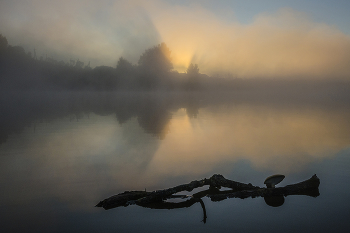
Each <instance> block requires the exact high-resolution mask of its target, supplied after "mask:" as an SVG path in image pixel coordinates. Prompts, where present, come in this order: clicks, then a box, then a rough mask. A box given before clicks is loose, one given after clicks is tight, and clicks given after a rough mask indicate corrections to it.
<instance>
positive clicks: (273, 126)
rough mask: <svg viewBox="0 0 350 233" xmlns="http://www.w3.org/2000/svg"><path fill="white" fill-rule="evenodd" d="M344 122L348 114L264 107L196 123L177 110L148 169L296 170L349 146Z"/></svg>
mask: <svg viewBox="0 0 350 233" xmlns="http://www.w3.org/2000/svg"><path fill="white" fill-rule="evenodd" d="M348 119H349V112H347V113H346V114H344V112H330V111H327V110H320V109H311V110H310V109H276V108H269V107H264V106H236V107H230V108H225V109H223V108H216V109H214V108H212V109H202V110H200V112H199V114H198V118H197V119H194V118H189V117H188V116H187V115H186V114H185V112H184V111H183V110H179V111H178V112H177V113H176V116H175V117H174V118H173V119H172V122H171V125H170V132H171V133H170V134H169V135H167V137H166V138H165V139H164V140H163V141H162V143H161V145H160V147H159V149H158V150H157V152H156V154H155V156H154V157H153V160H152V162H151V164H150V167H149V170H150V171H152V173H154V172H155V171H157V173H161V174H167V175H170V174H171V175H184V174H201V173H205V172H210V171H211V170H213V169H214V168H215V167H217V166H218V165H219V164H223V163H227V162H229V163H232V162H235V161H238V160H241V159H244V160H249V161H250V162H251V164H253V166H254V167H256V168H257V169H260V170H265V169H269V170H272V171H274V172H276V173H278V172H281V173H283V174H285V173H288V172H293V171H298V170H300V169H302V168H303V167H304V166H305V165H307V164H309V163H311V162H314V161H317V160H320V159H323V158H326V157H330V156H332V155H334V154H335V153H336V152H338V151H340V150H342V149H344V148H346V147H348V146H349V145H350V140H349V139H350V123H349V121H348Z"/></svg>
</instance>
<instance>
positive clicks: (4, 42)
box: [0, 34, 8, 51]
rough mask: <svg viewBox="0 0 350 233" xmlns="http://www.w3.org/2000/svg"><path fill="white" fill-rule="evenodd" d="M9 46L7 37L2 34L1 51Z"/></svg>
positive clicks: (0, 36)
mask: <svg viewBox="0 0 350 233" xmlns="http://www.w3.org/2000/svg"><path fill="white" fill-rule="evenodd" d="M7 47H8V42H7V39H6V37H4V36H3V35H1V34H0V51H1V50H5V49H7Z"/></svg>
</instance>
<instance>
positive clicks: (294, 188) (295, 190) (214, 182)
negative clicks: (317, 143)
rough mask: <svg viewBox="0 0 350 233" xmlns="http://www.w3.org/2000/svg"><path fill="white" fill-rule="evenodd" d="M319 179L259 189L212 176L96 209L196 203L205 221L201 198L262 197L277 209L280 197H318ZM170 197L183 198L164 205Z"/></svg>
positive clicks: (117, 198)
mask: <svg viewBox="0 0 350 233" xmlns="http://www.w3.org/2000/svg"><path fill="white" fill-rule="evenodd" d="M319 184H320V180H319V178H318V177H317V176H316V175H314V176H312V177H311V178H310V179H308V180H305V181H302V182H299V183H297V184H292V185H287V186H285V187H281V188H260V187H257V186H253V185H252V184H244V183H240V182H236V181H232V180H228V179H226V178H224V177H223V176H222V175H213V176H212V177H210V178H209V179H202V180H199V181H192V182H190V183H188V184H182V185H178V186H175V187H173V188H169V189H164V190H157V191H153V192H147V191H126V192H123V193H120V194H117V195H114V196H111V197H109V198H107V199H104V200H102V201H100V202H99V203H98V204H97V205H96V207H103V208H104V209H111V208H116V207H120V206H128V205H131V204H136V205H139V206H142V207H146V208H152V209H178V208H187V207H190V206H192V205H194V204H195V203H197V202H199V203H200V204H201V206H202V209H203V222H204V223H205V222H206V219H207V215H206V209H205V205H204V202H203V201H202V199H201V198H203V197H205V196H207V197H209V198H210V199H211V200H212V201H222V200H225V199H226V198H241V199H244V198H248V197H252V198H255V197H264V200H265V202H266V204H267V205H269V206H273V207H278V206H281V205H283V203H284V197H286V196H289V195H306V196H311V197H317V196H319V195H320V194H319V190H318V187H319ZM205 185H209V189H208V190H204V191H201V192H198V193H195V194H192V195H175V194H176V193H178V192H182V191H189V192H190V191H192V190H193V189H195V188H199V187H203V186H205ZM221 187H226V188H230V189H231V190H226V191H220V188H221ZM172 198H183V199H185V198H187V200H185V201H181V202H178V203H173V202H167V201H166V200H168V199H172Z"/></svg>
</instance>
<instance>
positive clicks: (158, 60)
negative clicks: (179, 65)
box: [138, 43, 173, 74]
mask: <svg viewBox="0 0 350 233" xmlns="http://www.w3.org/2000/svg"><path fill="white" fill-rule="evenodd" d="M170 55H171V51H170V49H169V48H168V46H167V45H166V44H165V43H161V44H158V45H157V46H154V47H153V48H150V49H147V50H146V51H145V52H144V53H143V54H142V55H141V56H140V59H139V61H138V65H139V67H140V68H141V70H142V71H144V72H148V73H158V74H159V73H165V72H169V71H171V70H172V69H173V64H172V62H171V56H170Z"/></svg>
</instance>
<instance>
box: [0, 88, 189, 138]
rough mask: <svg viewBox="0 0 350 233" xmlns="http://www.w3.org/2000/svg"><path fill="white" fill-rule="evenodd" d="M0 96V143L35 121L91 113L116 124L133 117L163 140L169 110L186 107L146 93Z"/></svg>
mask: <svg viewBox="0 0 350 233" xmlns="http://www.w3.org/2000/svg"><path fill="white" fill-rule="evenodd" d="M0 97H1V98H0V128H1V131H0V143H3V142H5V141H6V139H7V137H8V135H10V134H12V133H20V132H21V131H22V130H23V129H24V128H25V127H28V126H31V125H33V124H35V123H37V122H43V121H52V120H55V119H59V118H63V117H73V118H75V119H77V120H78V119H79V118H82V117H84V115H86V114H88V113H91V112H93V113H95V114H98V115H111V114H114V115H115V116H116V118H117V120H118V122H119V123H120V124H123V123H125V122H126V121H128V120H129V119H130V118H132V117H136V118H137V120H138V122H139V125H140V126H141V127H142V128H143V129H144V130H145V131H146V132H147V133H150V134H152V135H154V136H156V137H158V138H161V139H164V138H165V136H166V134H167V133H168V131H169V128H168V127H169V122H170V119H171V111H176V110H177V109H179V108H184V107H187V104H186V102H187V100H186V99H184V98H179V96H171V95H154V94H150V93H133V94H126V93H121V94H113V93H106V92H95V93H88V92H87V93H75V92H54V93H50V94H48V93H44V92H43V93H21V92H3V93H1V94H0Z"/></svg>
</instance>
